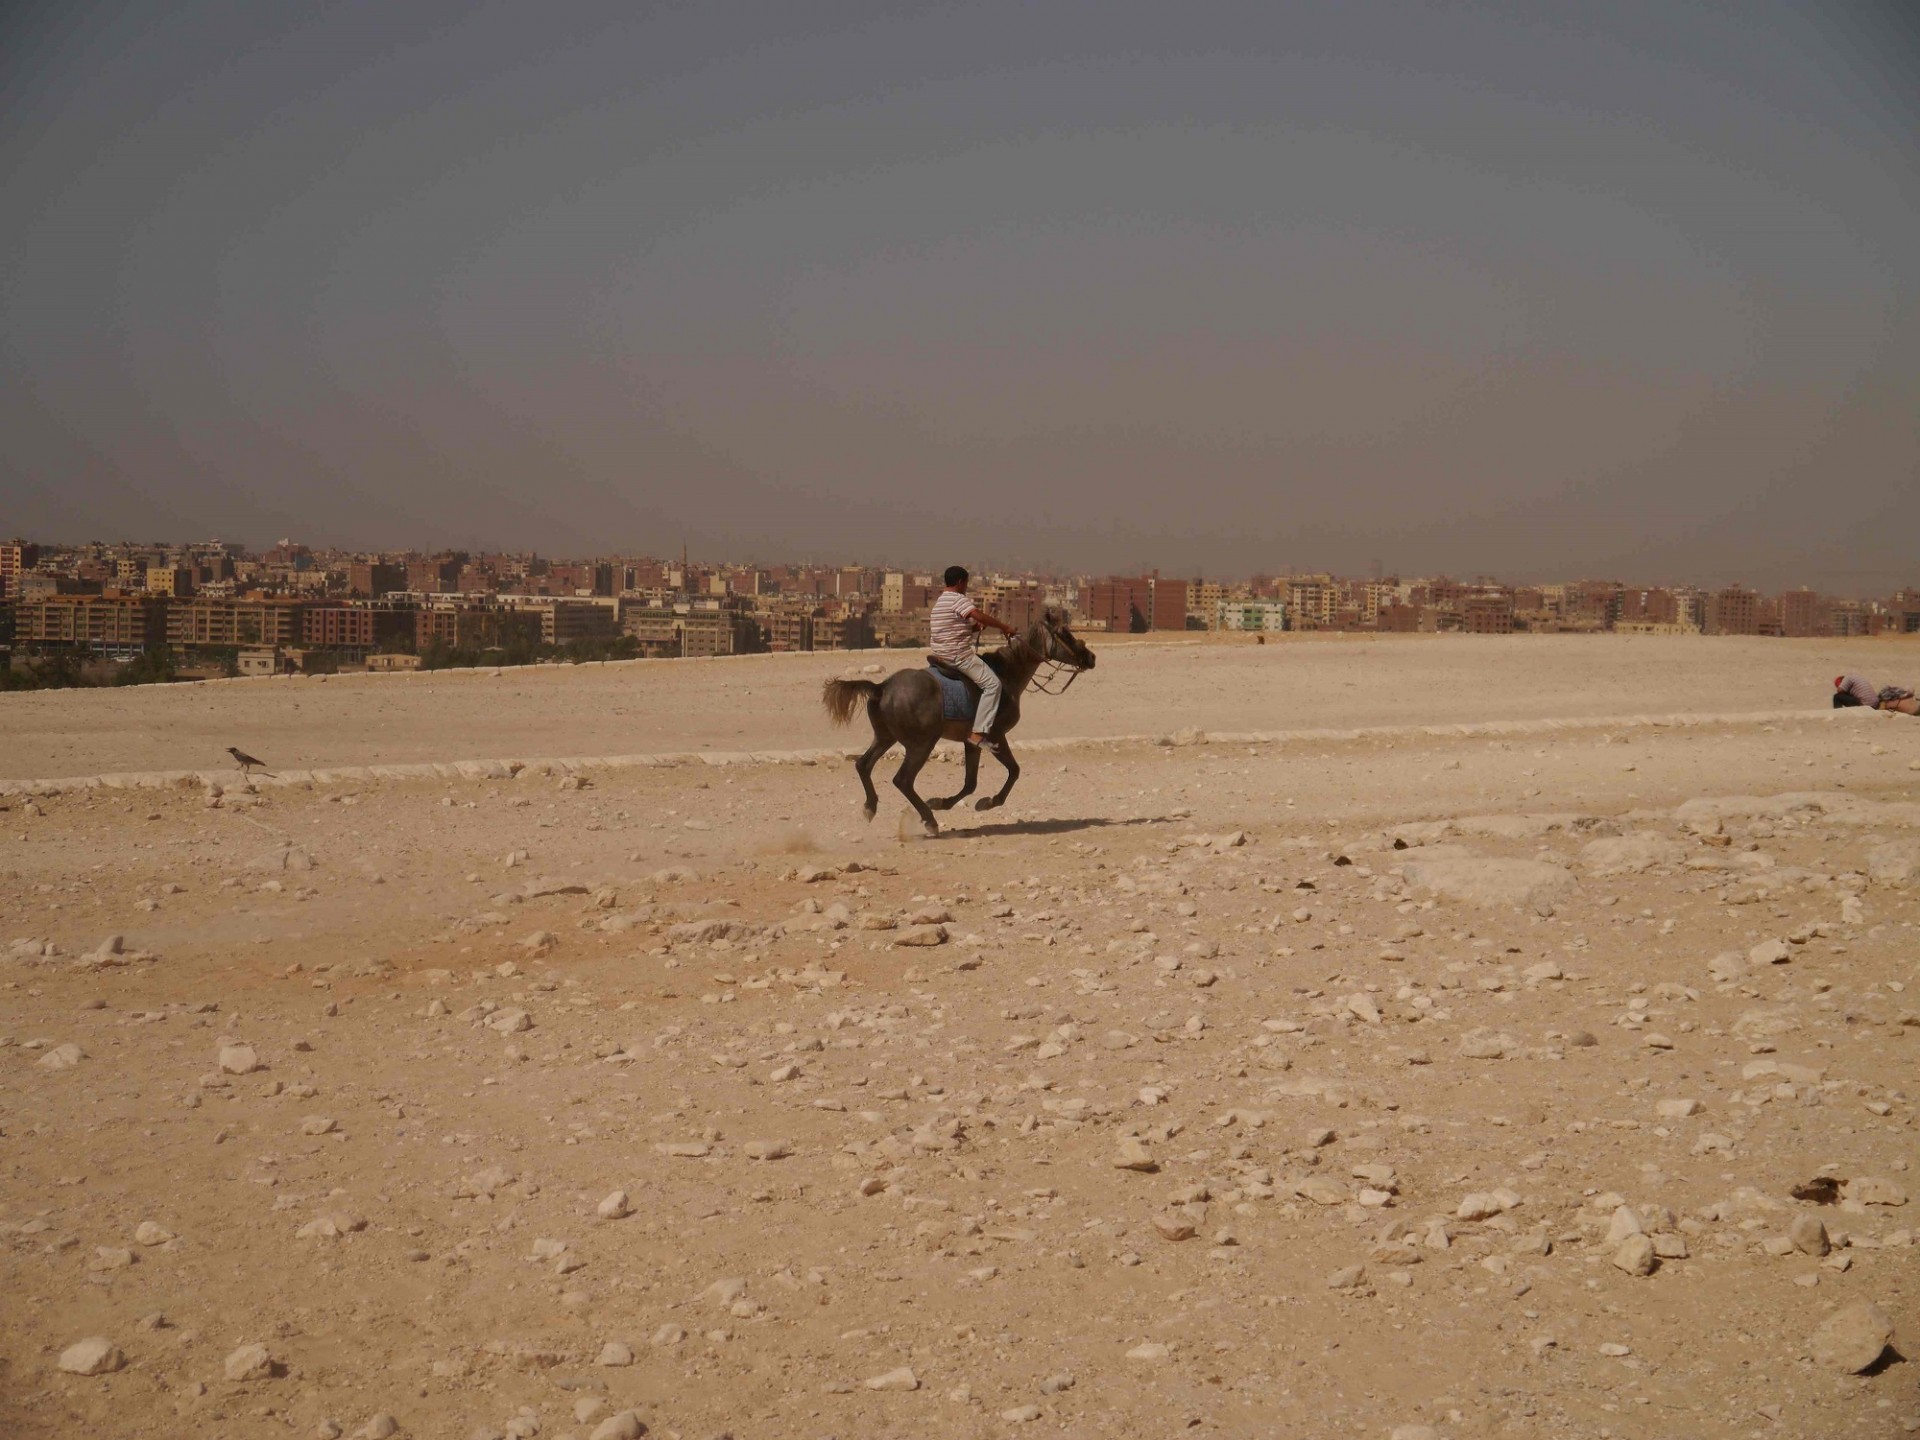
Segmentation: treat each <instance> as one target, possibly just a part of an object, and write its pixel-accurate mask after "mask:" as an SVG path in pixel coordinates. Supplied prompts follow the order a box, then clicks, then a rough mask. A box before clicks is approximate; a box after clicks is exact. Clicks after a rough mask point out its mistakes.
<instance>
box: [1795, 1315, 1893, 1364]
mask: <svg viewBox="0 0 1920 1440" xmlns="http://www.w3.org/2000/svg"><path fill="white" fill-rule="evenodd" d="M1892 1343H1893V1320H1892V1319H1891V1318H1890V1317H1889V1316H1888V1314H1887V1312H1886V1311H1884V1310H1882V1309H1881V1308H1880V1307H1879V1306H1878V1305H1875V1304H1873V1303H1872V1302H1871V1301H1867V1300H1862V1301H1859V1302H1857V1303H1855V1304H1852V1305H1849V1306H1847V1307H1846V1308H1845V1309H1843V1310H1839V1311H1836V1312H1835V1313H1834V1314H1833V1315H1831V1316H1829V1317H1828V1318H1827V1320H1826V1321H1825V1322H1824V1323H1823V1324H1822V1325H1821V1326H1820V1328H1819V1329H1817V1330H1815V1331H1814V1332H1813V1338H1812V1339H1811V1340H1810V1341H1809V1342H1808V1346H1809V1348H1810V1349H1811V1350H1812V1352H1813V1358H1814V1360H1815V1361H1816V1362H1817V1363H1819V1364H1821V1365H1824V1366H1825V1367H1826V1368H1827V1369H1829V1370H1838V1371H1840V1372H1842V1373H1843V1374H1847V1375H1857V1374H1859V1373H1860V1372H1861V1371H1862V1370H1865V1369H1868V1368H1869V1367H1871V1366H1872V1365H1873V1363H1874V1362H1875V1361H1876V1360H1878V1359H1879V1358H1880V1355H1881V1352H1882V1351H1884V1350H1885V1349H1886V1348H1887V1346H1889V1345H1891V1344H1892Z"/></svg>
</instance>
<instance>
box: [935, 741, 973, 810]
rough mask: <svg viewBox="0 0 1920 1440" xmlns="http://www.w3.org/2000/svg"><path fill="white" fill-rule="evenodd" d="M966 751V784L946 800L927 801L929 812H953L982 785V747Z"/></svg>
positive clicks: (971, 746) (969, 748)
mask: <svg viewBox="0 0 1920 1440" xmlns="http://www.w3.org/2000/svg"><path fill="white" fill-rule="evenodd" d="M966 750H967V775H966V783H964V784H963V785H961V787H960V791H959V793H958V794H955V795H949V796H947V797H946V799H944V800H929V801H927V808H928V809H929V810H951V809H952V808H953V807H954V806H956V805H958V804H959V803H960V802H961V801H962V800H964V799H966V798H967V796H969V795H971V794H973V792H974V787H976V786H977V785H979V783H980V747H979V746H978V745H969V746H967V747H966Z"/></svg>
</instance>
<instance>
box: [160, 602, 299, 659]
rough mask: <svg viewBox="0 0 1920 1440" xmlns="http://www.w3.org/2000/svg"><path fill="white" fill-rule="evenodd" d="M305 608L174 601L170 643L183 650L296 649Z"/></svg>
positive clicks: (168, 610)
mask: <svg viewBox="0 0 1920 1440" xmlns="http://www.w3.org/2000/svg"><path fill="white" fill-rule="evenodd" d="M304 609H305V607H304V606H303V605H302V604H301V602H299V601H298V600H209V599H206V598H205V597H201V598H197V599H193V600H185V601H178V600H176V601H174V602H173V603H172V604H169V605H168V606H167V607H166V617H167V620H166V624H167V643H168V644H170V645H173V646H176V647H179V648H181V649H194V648H217V649H227V648H238V647H244V646H258V647H272V646H282V647H287V646H292V645H295V644H297V643H299V640H300V625H301V616H302V613H303V611H304Z"/></svg>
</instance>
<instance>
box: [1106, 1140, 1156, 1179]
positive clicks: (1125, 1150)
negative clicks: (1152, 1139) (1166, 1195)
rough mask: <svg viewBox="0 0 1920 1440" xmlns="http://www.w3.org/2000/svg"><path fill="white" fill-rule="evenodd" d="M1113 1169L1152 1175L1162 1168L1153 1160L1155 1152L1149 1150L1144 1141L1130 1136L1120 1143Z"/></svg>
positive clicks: (1114, 1158)
mask: <svg viewBox="0 0 1920 1440" xmlns="http://www.w3.org/2000/svg"><path fill="white" fill-rule="evenodd" d="M1113 1168H1114V1169H1116V1170H1138V1171H1140V1172H1141V1173H1143V1174H1147V1175H1151V1174H1152V1173H1153V1172H1154V1171H1156V1170H1158V1169H1159V1168H1160V1164H1159V1162H1158V1161H1157V1160H1155V1159H1154V1158H1153V1152H1152V1151H1150V1150H1148V1149H1147V1147H1146V1144H1145V1142H1144V1141H1141V1140H1139V1139H1137V1138H1135V1137H1134V1136H1131V1135H1128V1136H1126V1137H1124V1138H1123V1139H1122V1140H1121V1141H1120V1145H1119V1148H1118V1150H1117V1151H1116V1152H1115V1154H1114V1157H1113Z"/></svg>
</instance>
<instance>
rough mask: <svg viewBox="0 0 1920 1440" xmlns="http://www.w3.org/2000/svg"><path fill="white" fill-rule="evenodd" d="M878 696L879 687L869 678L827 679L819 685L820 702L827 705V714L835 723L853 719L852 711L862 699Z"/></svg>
mask: <svg viewBox="0 0 1920 1440" xmlns="http://www.w3.org/2000/svg"><path fill="white" fill-rule="evenodd" d="M879 698H880V687H879V686H878V685H876V684H874V683H873V681H871V680H829V681H827V683H826V684H825V685H822V686H821V687H820V702H821V703H822V704H823V705H825V706H826V707H827V714H828V715H830V716H831V717H832V718H833V723H834V724H836V725H845V724H846V723H847V722H848V721H850V720H851V719H853V712H854V710H855V709H856V708H857V707H858V706H859V704H860V702H861V700H862V699H865V700H868V701H873V700H877V699H879Z"/></svg>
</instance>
